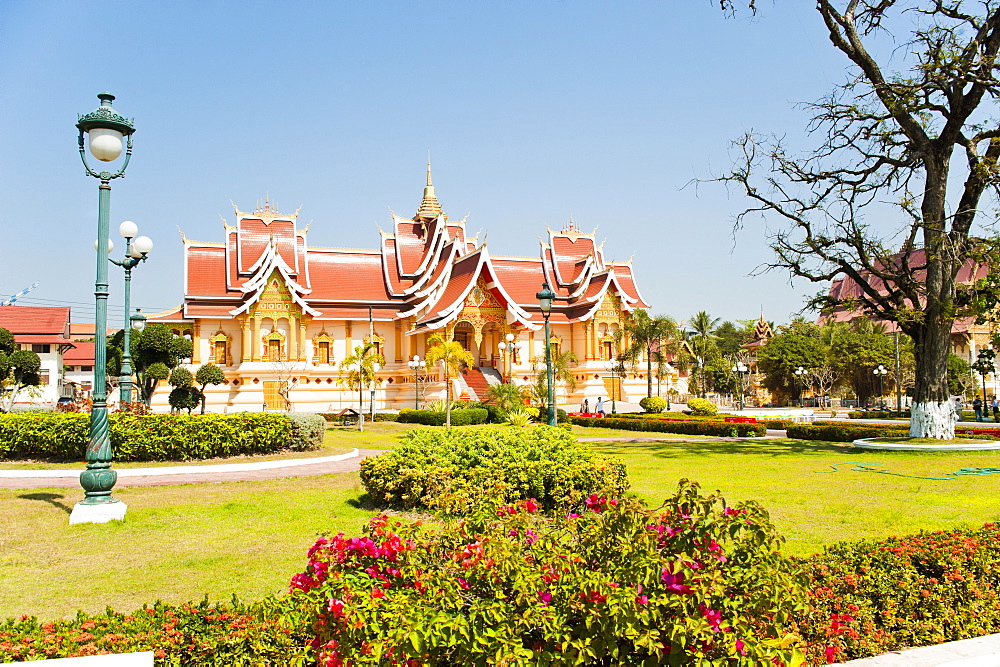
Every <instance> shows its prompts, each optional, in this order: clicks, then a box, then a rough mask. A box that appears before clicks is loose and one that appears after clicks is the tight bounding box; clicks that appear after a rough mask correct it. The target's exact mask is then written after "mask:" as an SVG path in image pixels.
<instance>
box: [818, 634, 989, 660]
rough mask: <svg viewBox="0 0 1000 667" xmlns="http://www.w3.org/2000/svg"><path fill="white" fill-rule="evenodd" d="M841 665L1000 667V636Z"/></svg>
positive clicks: (926, 647) (915, 649)
mask: <svg viewBox="0 0 1000 667" xmlns="http://www.w3.org/2000/svg"><path fill="white" fill-rule="evenodd" d="M838 664H839V665H844V666H845V667H847V666H849V667H998V666H1000V635H986V636H985V637H976V638H974V639H964V640H962V641H958V642H948V643H947V644H938V645H937V646H925V647H923V648H911V649H908V650H906V651H895V652H893V653H884V654H882V655H877V656H875V657H874V658H861V659H859V660H851V661H850V662H842V663H838ZM834 667H835V666H834Z"/></svg>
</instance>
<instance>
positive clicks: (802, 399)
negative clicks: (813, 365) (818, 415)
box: [795, 366, 809, 408]
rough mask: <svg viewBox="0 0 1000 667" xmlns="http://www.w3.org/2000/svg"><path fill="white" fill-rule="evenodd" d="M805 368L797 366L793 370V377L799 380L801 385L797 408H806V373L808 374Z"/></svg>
mask: <svg viewBox="0 0 1000 667" xmlns="http://www.w3.org/2000/svg"><path fill="white" fill-rule="evenodd" d="M808 372H809V371H807V370H806V369H805V368H803V367H802V366H799V367H798V368H796V369H795V375H796V377H798V378H799V382H800V383H801V384H802V390H801V391H800V392H799V407H800V408H804V407H806V373H808Z"/></svg>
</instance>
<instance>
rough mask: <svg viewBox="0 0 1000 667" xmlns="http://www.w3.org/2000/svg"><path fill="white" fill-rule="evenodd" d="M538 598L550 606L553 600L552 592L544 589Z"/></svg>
mask: <svg viewBox="0 0 1000 667" xmlns="http://www.w3.org/2000/svg"><path fill="white" fill-rule="evenodd" d="M538 599H539V600H541V601H542V604H543V605H545V606H548V604H549V603H550V602H552V593H549V592H548V591H542V592H541V593H539V594H538Z"/></svg>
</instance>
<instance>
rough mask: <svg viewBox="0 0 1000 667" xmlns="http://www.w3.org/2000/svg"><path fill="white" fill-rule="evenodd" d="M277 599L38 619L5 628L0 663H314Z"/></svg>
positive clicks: (0, 632) (0, 627)
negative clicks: (104, 658)
mask: <svg viewBox="0 0 1000 667" xmlns="http://www.w3.org/2000/svg"><path fill="white" fill-rule="evenodd" d="M280 618H281V617H280V614H279V608H278V607H277V605H276V604H275V603H274V601H273V600H265V601H263V602H259V603H253V604H244V603H241V602H239V601H238V600H235V599H234V600H233V601H232V602H231V603H229V604H209V603H208V601H207V600H205V601H202V602H201V603H196V604H181V605H168V604H164V603H162V602H157V603H156V604H154V605H152V606H147V607H144V608H142V609H140V610H138V611H135V612H132V613H130V614H129V613H121V612H116V611H112V610H110V609H109V610H107V611H106V612H104V613H103V614H85V613H83V612H79V613H78V614H77V616H76V618H75V619H66V620H59V621H51V622H44V623H43V622H40V621H39V620H38V619H36V618H35V617H33V616H22V617H21V618H19V619H14V618H8V619H6V620H4V621H0V662H2V663H7V662H21V661H25V660H40V659H49V658H72V657H80V656H90V655H101V654H114V653H129V652H134V651H154V652H155V656H156V664H157V665H282V666H284V665H292V664H300V665H302V664H309V663H307V662H306V658H307V656H308V653H309V651H308V641H309V638H308V637H307V636H306V635H305V634H304V630H305V629H304V628H303V629H299V628H294V629H293V628H290V627H288V626H287V625H285V624H283V623H282V622H280Z"/></svg>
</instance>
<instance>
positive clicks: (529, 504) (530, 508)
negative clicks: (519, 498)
mask: <svg viewBox="0 0 1000 667" xmlns="http://www.w3.org/2000/svg"><path fill="white" fill-rule="evenodd" d="M524 509H525V511H527V512H530V513H535V512H537V511H538V502H536V501H535V499H534V498H528V499H527V500H525V501H524Z"/></svg>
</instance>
